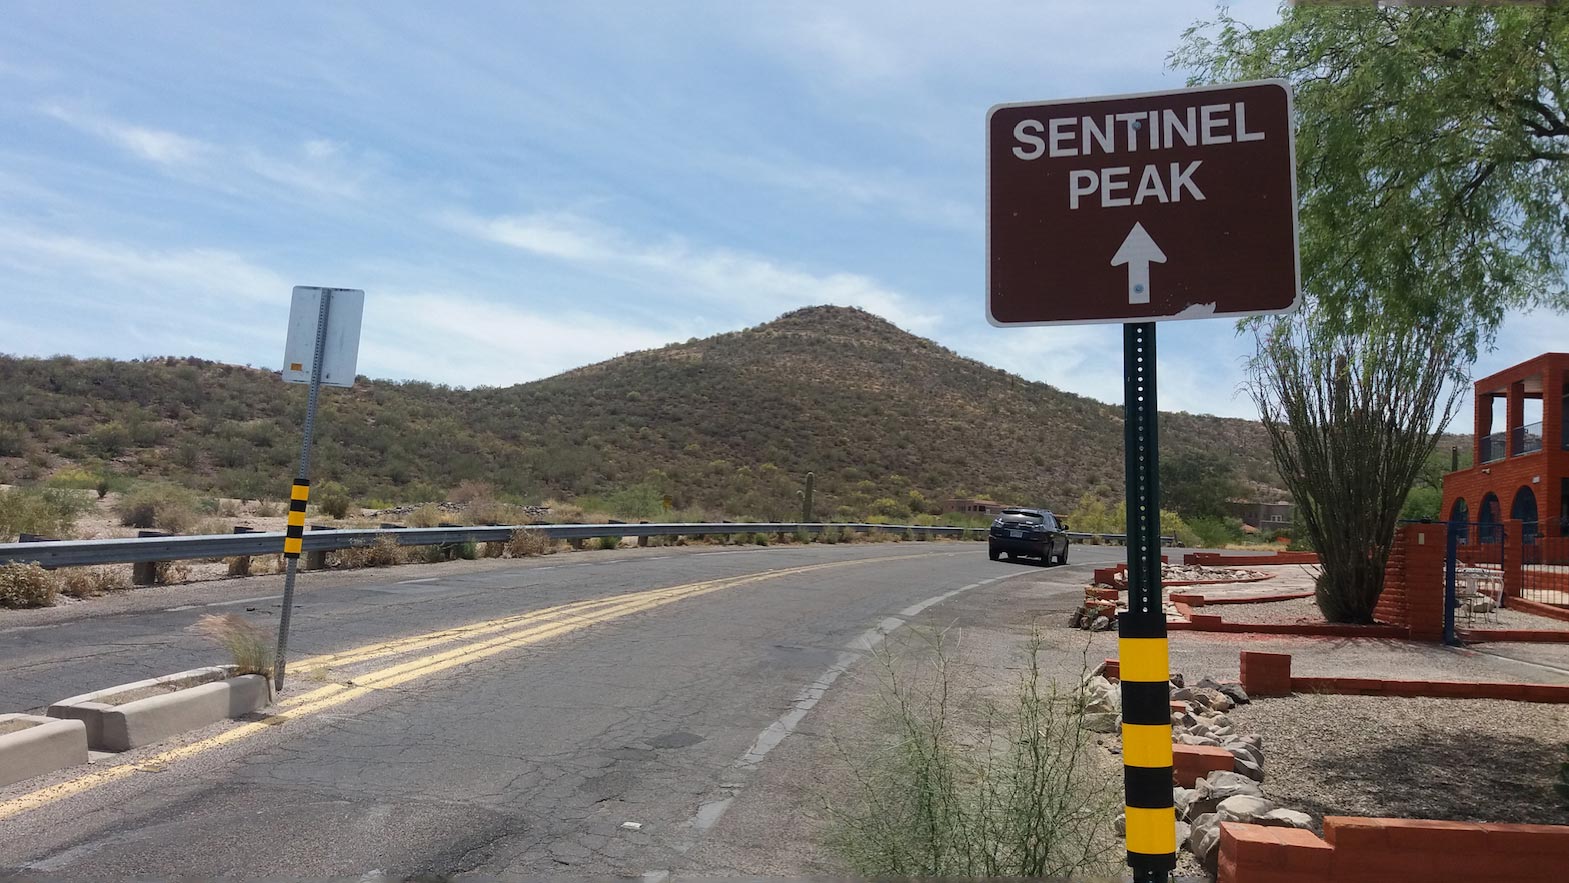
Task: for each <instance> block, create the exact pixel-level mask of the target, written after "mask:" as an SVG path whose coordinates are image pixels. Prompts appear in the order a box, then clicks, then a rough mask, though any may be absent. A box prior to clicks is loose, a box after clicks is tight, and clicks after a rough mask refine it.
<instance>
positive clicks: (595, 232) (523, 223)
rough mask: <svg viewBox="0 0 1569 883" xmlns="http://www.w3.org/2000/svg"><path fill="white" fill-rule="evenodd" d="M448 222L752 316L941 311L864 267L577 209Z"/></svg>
mask: <svg viewBox="0 0 1569 883" xmlns="http://www.w3.org/2000/svg"><path fill="white" fill-rule="evenodd" d="M443 221H444V222H445V223H446V224H447V225H448V226H450V227H451V228H453V229H455V230H459V231H462V232H465V233H468V234H469V235H472V236H475V237H477V238H480V239H484V240H488V241H490V242H495V243H498V244H501V245H506V246H509V247H512V248H515V249H520V250H522V251H526V252H529V253H532V254H535V255H539V256H541V257H547V258H553V259H557V260H563V261H569V262H572V263H576V264H580V265H584V266H588V267H597V268H600V269H603V270H606V271H609V272H613V273H621V274H628V273H630V274H633V275H635V276H640V277H643V278H647V277H648V276H650V275H652V276H654V277H657V280H658V281H659V283H660V284H661V286H662V287H664V288H667V289H675V290H679V291H681V292H683V293H686V294H690V295H698V296H701V297H703V298H705V299H708V300H721V301H726V302H729V303H731V304H732V305H734V306H749V307H750V310H749V312H751V313H752V317H753V318H757V317H761V316H766V315H773V314H777V313H780V312H784V311H786V310H789V309H792V308H794V307H798V306H806V305H809V304H823V303H829V304H838V305H840V306H853V307H861V308H862V309H865V310H868V311H870V312H873V313H876V314H878V315H880V316H882V317H884V318H886V319H889V320H890V321H893V322H895V323H897V324H899V325H901V326H903V327H905V328H907V329H910V330H912V331H922V330H926V329H929V328H930V327H932V326H933V325H934V324H935V323H936V322H937V318H938V317H937V316H936V315H935V314H934V313H931V312H929V311H927V310H925V309H922V308H921V307H919V306H917V305H916V303H915V301H913V300H912V299H911V298H909V297H908V296H906V295H904V294H902V293H900V292H897V291H894V290H892V289H890V288H888V287H886V286H884V285H882V284H881V283H879V282H877V281H876V280H875V279H872V278H871V277H868V276H864V275H861V274H859V273H848V272H828V273H816V272H812V271H809V270H805V269H801V268H797V267H792V266H788V265H785V264H783V263H780V262H778V261H775V260H773V259H770V258H766V257H761V256H758V255H753V254H746V253H743V252H738V251H734V250H731V249H724V248H703V247H699V246H695V245H693V244H691V243H689V242H687V241H685V240H683V239H681V238H670V239H667V240H665V241H663V242H659V243H649V242H643V241H639V240H637V239H635V238H634V237H632V236H630V235H629V234H627V233H625V232H623V231H620V230H617V229H614V228H611V227H607V226H604V225H600V224H596V223H594V222H592V221H589V220H587V219H584V218H581V217H578V216H576V215H572V214H562V213H548V212H546V213H536V214H530V215H512V216H503V217H496V218H477V217H474V216H472V215H465V214H448V215H445V216H443Z"/></svg>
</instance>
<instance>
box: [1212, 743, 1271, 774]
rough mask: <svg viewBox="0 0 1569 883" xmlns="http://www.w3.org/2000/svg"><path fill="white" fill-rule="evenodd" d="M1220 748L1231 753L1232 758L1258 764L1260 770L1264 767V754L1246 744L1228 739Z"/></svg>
mask: <svg viewBox="0 0 1569 883" xmlns="http://www.w3.org/2000/svg"><path fill="white" fill-rule="evenodd" d="M1220 747H1222V748H1224V749H1226V750H1227V751H1229V752H1231V756H1232V757H1240V758H1243V759H1245V760H1250V761H1252V762H1253V763H1255V764H1258V766H1259V768H1260V769H1262V768H1263V767H1264V752H1262V751H1260V750H1259V749H1257V748H1254V747H1253V746H1252V745H1249V744H1248V743H1246V742H1237V741H1235V740H1230V739H1228V740H1226V741H1225V742H1222V743H1221V745H1220Z"/></svg>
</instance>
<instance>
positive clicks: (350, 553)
mask: <svg viewBox="0 0 1569 883" xmlns="http://www.w3.org/2000/svg"><path fill="white" fill-rule="evenodd" d="M408 560H409V550H408V549H406V548H404V547H403V546H400V545H398V541H397V540H395V539H393V538H392V537H389V536H379V537H377V538H376V541H375V542H373V543H367V544H366V545H363V546H350V547H348V548H346V549H338V550H337V551H335V552H333V553H332V566H333V567H342V568H359V567H391V566H393V565H395V564H405V563H407V562H408Z"/></svg>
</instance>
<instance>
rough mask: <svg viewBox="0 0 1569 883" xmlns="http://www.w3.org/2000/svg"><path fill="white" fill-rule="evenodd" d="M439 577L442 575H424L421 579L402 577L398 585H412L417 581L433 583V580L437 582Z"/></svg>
mask: <svg viewBox="0 0 1569 883" xmlns="http://www.w3.org/2000/svg"><path fill="white" fill-rule="evenodd" d="M438 579H441V577H439V576H427V577H422V578H420V579H400V580H398V585H400V586H411V585H413V584H415V583H433V582H435V581H436V580H438Z"/></svg>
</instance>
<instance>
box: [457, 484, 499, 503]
mask: <svg viewBox="0 0 1569 883" xmlns="http://www.w3.org/2000/svg"><path fill="white" fill-rule="evenodd" d="M495 498H496V488H495V486H494V485H492V484H490V483H489V482H484V481H474V480H472V479H469V480H465V481H462V482H460V483H459V484H458V486H457V488H456V489H455V490H453V491H452V493H450V494H448V495H447V499H448V500H451V501H452V502H454V503H465V504H468V503H473V502H475V501H478V500H494V499H495Z"/></svg>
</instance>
